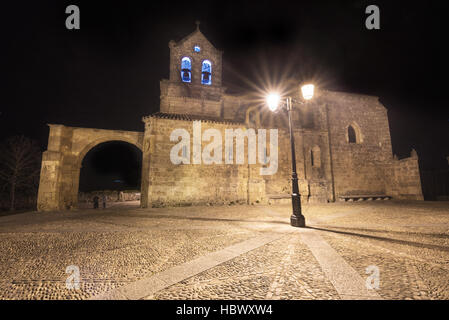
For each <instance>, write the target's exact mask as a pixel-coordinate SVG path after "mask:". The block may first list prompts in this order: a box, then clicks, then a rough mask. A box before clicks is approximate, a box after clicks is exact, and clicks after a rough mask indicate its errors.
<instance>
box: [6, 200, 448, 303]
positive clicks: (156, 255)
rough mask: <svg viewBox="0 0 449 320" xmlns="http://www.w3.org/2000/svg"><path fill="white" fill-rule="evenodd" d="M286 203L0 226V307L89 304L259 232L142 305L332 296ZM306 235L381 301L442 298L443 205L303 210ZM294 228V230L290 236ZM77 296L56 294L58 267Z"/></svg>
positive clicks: (114, 212)
mask: <svg viewBox="0 0 449 320" xmlns="http://www.w3.org/2000/svg"><path fill="white" fill-rule="evenodd" d="M289 214H290V207H289V206H240V205H239V206H217V207H183V208H158V209H156V208H155V209H140V208H134V207H129V208H123V207H115V208H110V209H106V210H98V211H94V210H80V211H77V212H54V213H24V214H17V215H11V216H4V217H0V298H1V299H88V298H91V297H93V296H95V295H101V294H107V293H108V292H111V290H112V291H113V290H114V289H115V288H122V287H124V286H127V285H129V284H132V283H135V282H136V281H138V280H141V279H145V278H148V277H151V276H153V275H158V274H161V272H163V271H166V270H170V268H173V267H175V266H177V265H180V264H183V263H187V262H189V261H192V260H194V259H196V258H199V257H207V256H208V255H209V254H211V253H213V252H217V251H219V250H222V249H225V248H228V247H230V246H232V245H235V244H238V243H242V242H244V241H247V240H249V239H253V238H256V237H258V236H261V235H264V234H267V235H269V234H277V235H278V236H277V238H276V240H274V241H272V242H269V243H267V244H264V245H261V246H260V247H258V248H256V249H254V250H251V251H248V252H245V253H242V254H240V255H238V256H236V257H234V258H232V259H230V260H228V261H225V262H223V263H219V264H217V265H216V266H213V267H212V268H210V269H208V270H205V271H202V272H200V273H198V274H195V275H193V276H192V277H189V278H186V279H183V280H182V281H179V282H177V283H175V284H173V285H170V286H168V287H167V288H164V289H163V290H160V291H159V292H156V293H154V294H152V295H150V296H146V297H141V298H146V299H341V298H342V296H341V295H340V294H339V292H337V290H336V289H335V287H334V285H333V284H332V282H331V281H330V279H328V277H327V275H326V274H325V272H323V267H322V266H321V265H320V263H319V262H318V261H317V260H316V259H315V257H314V255H313V254H312V252H311V250H310V248H309V247H308V246H307V245H306V244H305V243H304V242H303V241H302V240H301V237H300V236H299V233H297V232H287V231H286V230H290V229H291V228H290V227H289V225H288V221H289V219H288V218H289ZM304 214H305V216H306V219H307V222H308V226H309V227H310V228H309V229H307V230H308V231H310V232H314V233H316V234H318V235H320V237H321V238H322V239H324V240H325V242H327V244H329V245H330V247H332V249H333V250H335V251H336V252H337V253H338V255H340V256H341V257H342V258H343V259H344V261H345V262H346V263H347V264H348V265H349V266H350V267H351V268H353V269H354V270H356V272H358V274H359V275H360V277H361V278H362V279H366V278H367V277H368V275H367V274H366V271H365V270H366V268H367V267H368V266H370V265H375V266H377V267H378V268H379V270H380V288H379V290H376V292H377V294H379V296H380V297H381V298H384V299H448V298H449V276H448V269H449V254H448V252H449V240H448V239H449V237H448V236H449V203H447V202H440V203H436V202H434V203H432V202H395V201H381V202H357V203H333V204H326V205H310V206H307V207H305V210H304ZM296 230H297V229H295V231H296ZM69 265H76V266H78V267H79V269H80V274H81V283H80V290H68V289H66V288H65V280H66V278H67V277H68V274H66V273H65V270H66V267H67V266H69Z"/></svg>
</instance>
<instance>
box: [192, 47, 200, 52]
mask: <svg viewBox="0 0 449 320" xmlns="http://www.w3.org/2000/svg"><path fill="white" fill-rule="evenodd" d="M193 50H194V51H195V52H200V51H201V47H200V46H194V47H193Z"/></svg>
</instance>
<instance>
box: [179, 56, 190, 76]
mask: <svg viewBox="0 0 449 320" xmlns="http://www.w3.org/2000/svg"><path fill="white" fill-rule="evenodd" d="M181 80H182V81H183V82H192V62H191V61H190V58H188V57H184V58H182V60H181Z"/></svg>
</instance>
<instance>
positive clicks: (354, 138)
mask: <svg viewBox="0 0 449 320" xmlns="http://www.w3.org/2000/svg"><path fill="white" fill-rule="evenodd" d="M348 142H349V143H357V134H356V133H355V129H354V127H353V126H349V127H348Z"/></svg>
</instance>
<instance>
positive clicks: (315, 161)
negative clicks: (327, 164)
mask: <svg viewBox="0 0 449 320" xmlns="http://www.w3.org/2000/svg"><path fill="white" fill-rule="evenodd" d="M310 163H311V165H312V167H314V168H320V167H321V150H320V147H318V146H314V147H313V148H312V150H310Z"/></svg>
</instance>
